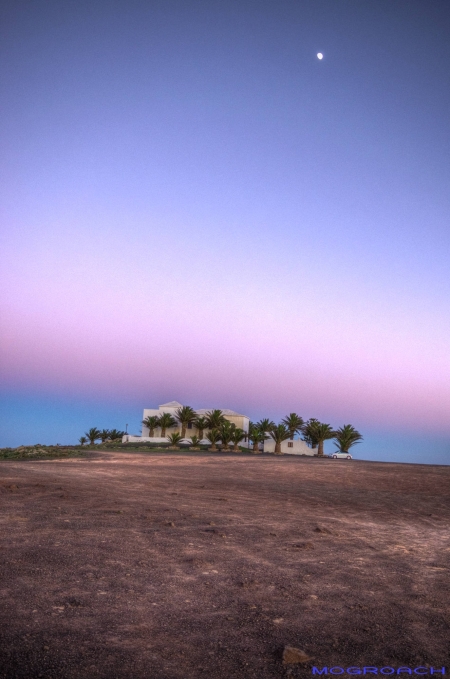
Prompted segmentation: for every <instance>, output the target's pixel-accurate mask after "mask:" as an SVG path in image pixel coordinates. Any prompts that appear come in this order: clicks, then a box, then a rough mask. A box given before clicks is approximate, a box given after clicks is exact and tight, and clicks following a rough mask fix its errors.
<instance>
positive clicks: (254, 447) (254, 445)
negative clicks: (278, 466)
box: [253, 441, 259, 453]
mask: <svg viewBox="0 0 450 679" xmlns="http://www.w3.org/2000/svg"><path fill="white" fill-rule="evenodd" d="M253 452H254V453H259V443H258V441H254V443H253Z"/></svg>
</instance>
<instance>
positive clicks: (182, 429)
mask: <svg viewBox="0 0 450 679" xmlns="http://www.w3.org/2000/svg"><path fill="white" fill-rule="evenodd" d="M181 438H182V439H184V438H186V425H185V424H182V425H181Z"/></svg>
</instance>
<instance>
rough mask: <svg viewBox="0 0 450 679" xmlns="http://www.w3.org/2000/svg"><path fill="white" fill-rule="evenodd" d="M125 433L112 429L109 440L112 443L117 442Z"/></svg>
mask: <svg viewBox="0 0 450 679" xmlns="http://www.w3.org/2000/svg"><path fill="white" fill-rule="evenodd" d="M124 434H125V432H124V431H119V430H118V429H111V431H110V432H109V438H110V439H111V441H117V439H121V438H122V436H124Z"/></svg>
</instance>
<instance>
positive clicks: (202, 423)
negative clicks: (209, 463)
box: [194, 415, 208, 441]
mask: <svg viewBox="0 0 450 679" xmlns="http://www.w3.org/2000/svg"><path fill="white" fill-rule="evenodd" d="M194 426H195V428H196V429H197V432H198V438H199V439H200V441H201V440H202V438H203V432H204V431H205V429H206V428H207V426H208V420H207V419H206V417H201V416H199V415H197V417H196V418H195V420H194Z"/></svg>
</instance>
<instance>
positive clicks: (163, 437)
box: [161, 427, 166, 439]
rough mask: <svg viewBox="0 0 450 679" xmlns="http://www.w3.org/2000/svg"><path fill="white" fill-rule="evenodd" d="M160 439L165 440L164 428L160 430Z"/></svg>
mask: <svg viewBox="0 0 450 679" xmlns="http://www.w3.org/2000/svg"><path fill="white" fill-rule="evenodd" d="M161 438H162V439H165V438H166V428H165V427H163V428H162V429H161Z"/></svg>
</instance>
